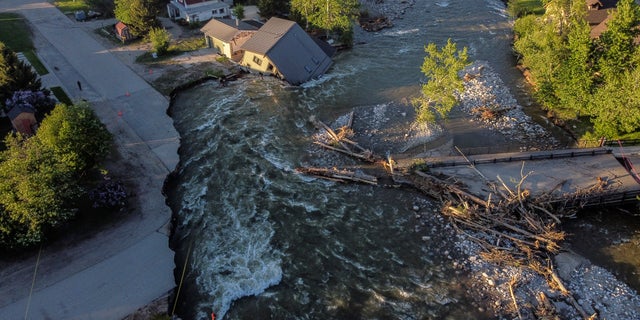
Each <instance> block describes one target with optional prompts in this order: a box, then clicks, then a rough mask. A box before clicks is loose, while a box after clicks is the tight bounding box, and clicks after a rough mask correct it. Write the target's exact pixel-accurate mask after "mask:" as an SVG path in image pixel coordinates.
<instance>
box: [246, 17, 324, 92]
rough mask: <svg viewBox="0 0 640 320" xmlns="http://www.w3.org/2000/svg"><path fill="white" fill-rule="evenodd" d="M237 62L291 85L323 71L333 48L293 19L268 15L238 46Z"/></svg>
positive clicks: (319, 74)
mask: <svg viewBox="0 0 640 320" xmlns="http://www.w3.org/2000/svg"><path fill="white" fill-rule="evenodd" d="M240 50H242V51H244V54H243V56H242V59H241V61H240V64H241V65H242V66H245V67H247V68H249V69H251V70H254V71H257V72H260V73H263V74H271V75H274V76H276V77H278V78H281V79H283V80H286V81H287V82H289V83H290V84H292V85H298V84H301V83H303V82H306V81H309V80H311V79H314V78H317V77H319V76H321V75H323V74H324V73H325V72H326V71H327V70H328V69H329V67H330V66H331V65H332V64H333V62H332V61H331V57H330V55H332V54H333V48H330V47H328V48H327V47H324V46H322V45H321V44H319V42H317V41H316V40H314V39H313V38H312V37H311V36H309V34H307V33H306V32H305V31H304V30H303V29H302V28H301V27H300V26H299V25H298V24H297V23H295V22H293V21H289V20H285V19H280V18H275V17H274V18H271V19H269V21H267V22H266V23H265V24H264V25H263V26H262V27H261V28H260V29H258V31H256V32H255V33H254V34H253V35H252V36H251V38H250V39H248V40H247V41H246V42H245V43H244V44H242V45H241V46H240Z"/></svg>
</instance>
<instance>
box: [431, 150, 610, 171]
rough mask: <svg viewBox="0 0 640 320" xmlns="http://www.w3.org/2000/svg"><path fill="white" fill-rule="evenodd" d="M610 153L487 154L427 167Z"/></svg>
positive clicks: (440, 162)
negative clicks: (493, 155)
mask: <svg viewBox="0 0 640 320" xmlns="http://www.w3.org/2000/svg"><path fill="white" fill-rule="evenodd" d="M610 153H612V150H611V149H609V148H594V149H585V150H580V149H570V150H550V151H537V152H534V153H526V154H518V153H511V154H509V155H501V154H495V157H491V156H492V154H485V155H484V156H485V157H483V158H479V159H452V160H437V161H433V162H429V161H427V163H425V165H426V166H427V167H429V168H440V167H455V166H468V165H469V164H473V165H479V164H488V163H499V162H512V161H531V160H545V159H561V158H574V157H582V156H595V155H600V154H610Z"/></svg>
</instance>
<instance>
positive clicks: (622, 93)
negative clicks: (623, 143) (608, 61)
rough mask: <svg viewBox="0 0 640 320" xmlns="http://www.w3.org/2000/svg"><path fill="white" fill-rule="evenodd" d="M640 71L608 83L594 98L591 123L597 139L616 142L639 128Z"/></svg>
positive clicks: (620, 76)
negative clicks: (603, 137) (614, 139)
mask: <svg viewBox="0 0 640 320" xmlns="http://www.w3.org/2000/svg"><path fill="white" fill-rule="evenodd" d="M639 84H640V69H639V68H635V69H633V70H627V71H624V72H622V73H621V75H619V76H617V77H614V78H611V79H609V80H608V81H607V82H606V83H605V84H604V85H603V86H602V87H600V88H599V89H598V90H597V92H596V93H595V94H594V96H593V108H592V123H593V125H594V133H595V134H596V135H597V136H605V137H611V138H616V137H619V136H621V135H624V134H627V133H632V132H636V131H637V130H638V128H640V85H639Z"/></svg>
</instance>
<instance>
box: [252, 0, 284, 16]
mask: <svg viewBox="0 0 640 320" xmlns="http://www.w3.org/2000/svg"><path fill="white" fill-rule="evenodd" d="M258 11H259V12H260V16H261V17H263V18H271V17H273V16H283V15H285V14H287V13H289V0H259V1H258Z"/></svg>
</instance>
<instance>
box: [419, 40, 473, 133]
mask: <svg viewBox="0 0 640 320" xmlns="http://www.w3.org/2000/svg"><path fill="white" fill-rule="evenodd" d="M424 51H425V52H426V53H427V55H426V56H425V58H424V62H423V63H422V68H421V70H422V73H423V74H424V75H425V76H426V77H427V82H426V83H425V84H423V85H422V94H421V96H420V97H418V98H415V99H414V100H413V104H414V106H415V107H416V114H417V116H416V121H417V122H418V123H429V122H434V121H435V120H436V119H437V118H438V117H441V118H446V116H447V115H448V114H449V112H450V111H451V109H452V108H453V107H454V106H455V105H456V104H457V102H458V101H457V99H456V96H455V92H456V91H462V90H464V83H463V81H462V79H461V78H460V76H459V75H458V74H459V72H460V71H462V69H464V67H466V66H467V65H469V62H468V56H467V48H466V47H465V48H463V49H462V50H458V49H457V47H456V44H455V43H453V42H452V41H451V39H448V40H447V44H446V45H445V46H444V47H442V49H441V50H438V47H437V46H436V45H435V44H434V43H430V44H428V45H427V46H426V47H425V49H424Z"/></svg>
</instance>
